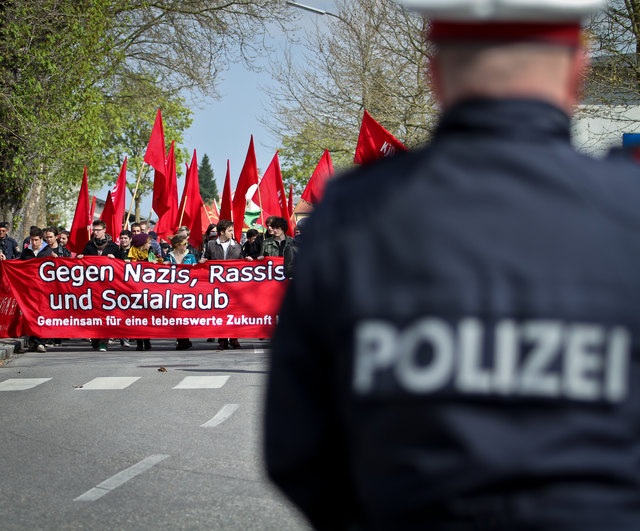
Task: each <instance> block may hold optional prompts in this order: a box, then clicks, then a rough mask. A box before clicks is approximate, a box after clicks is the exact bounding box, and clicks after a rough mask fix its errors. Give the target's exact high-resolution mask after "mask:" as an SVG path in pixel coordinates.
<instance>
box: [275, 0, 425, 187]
mask: <svg viewBox="0 0 640 531" xmlns="http://www.w3.org/2000/svg"><path fill="white" fill-rule="evenodd" d="M336 10H337V12H336V13H335V15H334V16H329V19H328V20H327V21H326V25H323V26H318V27H316V29H315V30H313V31H311V32H310V33H309V34H308V35H307V36H306V39H305V53H304V56H303V57H302V58H301V59H298V60H296V57H294V56H293V55H292V54H291V53H290V52H286V53H285V57H284V59H283V60H281V61H278V62H276V63H274V64H273V65H272V74H273V77H274V79H275V80H276V85H275V87H274V88H273V89H272V90H271V93H272V102H271V103H272V105H271V108H272V109H275V112H274V113H273V116H270V117H269V122H268V125H270V126H271V127H272V129H273V130H274V132H275V133H276V134H277V135H278V136H279V138H280V139H281V142H282V145H283V148H282V150H281V157H282V161H283V164H282V170H283V177H284V179H285V182H286V183H287V184H288V183H289V182H294V183H295V184H296V190H297V191H298V193H299V192H300V190H301V188H302V187H303V186H304V184H305V183H306V181H307V180H308V179H309V177H310V176H311V173H312V172H313V169H314V167H315V164H316V163H317V161H318V160H319V158H320V156H321V155H322V152H323V150H324V149H328V150H329V151H330V152H331V156H332V158H333V161H334V164H335V166H336V167H337V168H340V167H346V166H348V165H349V164H351V162H352V161H353V155H354V151H355V146H356V142H357V138H358V132H359V128H360V123H361V120H362V115H363V111H364V110H365V109H366V110H367V111H369V113H370V114H371V115H372V116H373V117H374V119H376V120H377V121H378V122H380V123H381V124H382V125H383V126H384V127H385V128H387V129H388V130H389V131H390V132H391V133H392V134H393V135H394V136H396V137H397V138H398V139H399V140H400V141H401V142H403V143H404V144H405V145H407V146H414V145H416V144H419V143H421V142H424V141H425V140H426V138H427V137H428V135H429V133H430V131H431V128H432V127H433V123H434V116H435V114H436V111H435V109H434V103H433V100H432V97H431V92H430V88H429V86H428V83H427V81H426V80H425V72H426V68H427V66H428V64H427V56H426V53H425V47H424V45H423V43H422V32H423V31H424V24H425V23H424V20H423V19H422V18H421V17H420V16H418V15H416V14H414V13H409V12H407V11H406V10H404V9H403V8H402V7H400V5H399V4H398V3H397V2H395V1H393V0H375V1H370V0H353V1H347V0H338V1H337V2H336ZM305 16H309V15H305Z"/></svg>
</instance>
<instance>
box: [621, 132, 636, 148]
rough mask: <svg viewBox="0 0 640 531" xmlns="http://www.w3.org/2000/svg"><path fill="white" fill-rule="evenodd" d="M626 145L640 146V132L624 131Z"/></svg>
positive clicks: (623, 136)
mask: <svg viewBox="0 0 640 531" xmlns="http://www.w3.org/2000/svg"><path fill="white" fill-rule="evenodd" d="M622 145H623V146H624V147H631V146H640V133H622Z"/></svg>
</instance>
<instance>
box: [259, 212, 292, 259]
mask: <svg viewBox="0 0 640 531" xmlns="http://www.w3.org/2000/svg"><path fill="white" fill-rule="evenodd" d="M288 230H289V222H288V221H287V220H286V219H284V218H280V217H276V218H274V219H273V221H272V222H271V231H272V233H273V236H272V237H271V238H267V239H266V240H265V241H264V242H263V244H262V249H260V256H259V257H258V258H260V259H261V258H264V257H265V256H284V250H285V249H286V248H287V247H289V246H290V245H291V242H292V241H293V238H292V237H291V236H287V231H288Z"/></svg>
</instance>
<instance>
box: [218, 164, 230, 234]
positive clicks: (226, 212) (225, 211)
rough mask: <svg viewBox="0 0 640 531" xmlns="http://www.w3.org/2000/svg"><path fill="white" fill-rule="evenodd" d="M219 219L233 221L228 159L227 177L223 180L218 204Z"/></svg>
mask: <svg viewBox="0 0 640 531" xmlns="http://www.w3.org/2000/svg"><path fill="white" fill-rule="evenodd" d="M220 219H226V220H229V221H233V203H232V202H231V172H230V170H229V159H227V176H226V177H225V178H224V187H223V188H222V201H221V202H220Z"/></svg>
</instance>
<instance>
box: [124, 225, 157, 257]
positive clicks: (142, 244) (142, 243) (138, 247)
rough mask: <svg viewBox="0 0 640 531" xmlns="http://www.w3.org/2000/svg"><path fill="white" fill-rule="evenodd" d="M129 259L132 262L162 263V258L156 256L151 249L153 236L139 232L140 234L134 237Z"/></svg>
mask: <svg viewBox="0 0 640 531" xmlns="http://www.w3.org/2000/svg"><path fill="white" fill-rule="evenodd" d="M128 258H129V260H131V261H132V262H153V263H158V264H161V263H162V257H161V256H156V254H155V253H154V252H153V250H152V249H151V236H149V235H148V234H145V233H144V232H139V233H138V234H134V235H133V238H132V239H131V248H130V249H129V255H128Z"/></svg>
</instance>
